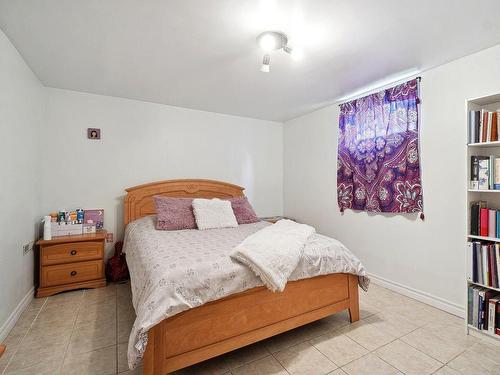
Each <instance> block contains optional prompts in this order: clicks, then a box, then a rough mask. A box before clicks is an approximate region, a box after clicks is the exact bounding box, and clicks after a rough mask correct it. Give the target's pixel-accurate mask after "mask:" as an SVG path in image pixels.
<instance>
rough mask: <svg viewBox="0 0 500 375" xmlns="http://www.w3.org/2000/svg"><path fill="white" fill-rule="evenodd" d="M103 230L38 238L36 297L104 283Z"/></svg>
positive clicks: (104, 235)
mask: <svg viewBox="0 0 500 375" xmlns="http://www.w3.org/2000/svg"><path fill="white" fill-rule="evenodd" d="M105 241H106V231H104V230H103V231H98V232H97V233H92V234H83V235H76V236H61V237H54V238H53V239H51V240H39V241H38V242H37V243H36V244H37V245H38V247H39V248H38V253H37V263H38V271H39V274H38V280H37V281H38V286H37V291H36V296H37V297H47V296H51V295H53V294H56V293H59V292H63V291H67V290H73V289H79V288H100V287H103V286H106V278H105V276H104V242H105Z"/></svg>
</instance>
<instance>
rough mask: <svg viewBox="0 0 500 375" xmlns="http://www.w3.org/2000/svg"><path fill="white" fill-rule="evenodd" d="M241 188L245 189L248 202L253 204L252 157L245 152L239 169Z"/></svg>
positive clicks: (253, 177) (253, 176)
mask: <svg viewBox="0 0 500 375" xmlns="http://www.w3.org/2000/svg"><path fill="white" fill-rule="evenodd" d="M240 181H241V186H242V187H244V188H245V195H246V196H247V198H248V200H249V201H250V202H253V196H254V185H255V182H254V181H255V173H254V165H253V160H252V157H251V156H250V154H249V153H248V152H245V159H244V161H243V166H242V167H241V176H240Z"/></svg>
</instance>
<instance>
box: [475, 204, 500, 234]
mask: <svg viewBox="0 0 500 375" xmlns="http://www.w3.org/2000/svg"><path fill="white" fill-rule="evenodd" d="M470 215H471V217H470V234H471V235H473V236H483V237H494V238H500V210H496V209H493V208H487V207H486V202H485V201H477V202H472V205H471V209H470Z"/></svg>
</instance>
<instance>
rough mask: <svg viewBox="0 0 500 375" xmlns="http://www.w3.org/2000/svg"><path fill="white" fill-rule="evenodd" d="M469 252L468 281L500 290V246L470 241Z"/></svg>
mask: <svg viewBox="0 0 500 375" xmlns="http://www.w3.org/2000/svg"><path fill="white" fill-rule="evenodd" d="M467 251H469V254H467V279H468V280H469V281H471V282H473V283H475V284H481V285H484V286H489V287H492V288H497V289H499V288H500V284H499V280H500V272H499V271H500V267H499V265H500V244H499V243H487V242H481V241H469V242H468V243H467Z"/></svg>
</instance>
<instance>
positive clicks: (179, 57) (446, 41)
mask: <svg viewBox="0 0 500 375" xmlns="http://www.w3.org/2000/svg"><path fill="white" fill-rule="evenodd" d="M499 20H500V4H499V2H498V0H476V1H474V0H469V1H465V0H461V1H457V0H420V1H410V0H378V1H374V0H357V1H349V0H336V1H334V0H295V1H294V0H281V1H272V0H261V1H259V0H232V1H231V0H170V1H166V0H155V1H153V0H147V1H145V0H64V1H61V0H0V27H1V28H2V30H3V31H4V32H5V33H6V34H7V36H8V37H9V38H10V40H11V41H12V42H13V44H14V45H15V46H16V47H17V48H18V50H19V51H20V53H21V54H22V55H23V57H24V58H25V60H26V61H27V63H28V64H29V66H30V67H31V68H32V69H33V71H34V72H35V73H36V74H37V76H38V77H39V78H40V80H41V81H42V82H43V83H44V84H45V85H47V86H52V87H59V88H65V89H70V90H78V91H86V92H91V93H97V94H104V95H112V96H119V97H125V98H132V99H139V100H145V101H150V102H157V103H165V104H170V105H176V106H182V107H187V108H193V109H201V110H207V111H213V112H221V113H228V114H233V115H240V116H248V117H255V118H262V119H270V120H279V121H282V120H286V119H290V118H293V117H296V116H298V115H301V114H303V113H306V112H309V111H312V110H314V109H316V108H319V107H322V106H324V105H325V104H327V103H330V102H332V101H334V100H335V99H336V98H338V97H339V96H343V95H345V94H348V93H349V92H352V91H355V90H356V89H359V88H360V87H363V86H365V85H367V84H370V83H371V82H373V81H377V80H380V79H383V78H384V77H386V76H389V75H394V74H398V73H400V72H408V71H414V70H425V69H428V68H430V67H433V66H436V65H440V64H443V63H445V62H448V61H450V60H453V59H456V58H458V57H461V56H464V55H467V54H470V53H472V52H475V51H478V50H481V49H484V48H487V47H490V46H493V45H495V44H498V43H500V21H499ZM267 29H272V30H282V31H284V32H285V33H287V34H288V35H289V37H290V38H291V42H292V44H296V45H299V44H300V45H302V48H303V50H304V58H303V60H302V61H300V62H295V61H293V60H292V59H291V58H290V56H288V55H286V54H285V53H283V52H282V51H279V52H275V53H274V54H272V56H271V72H270V73H268V74H265V73H261V72H260V71H259V67H260V62H261V60H262V53H261V51H260V50H259V49H258V47H257V45H256V42H255V37H256V36H257V35H258V34H259V33H260V32H262V31H264V30H267ZM457 78H458V77H457Z"/></svg>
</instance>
